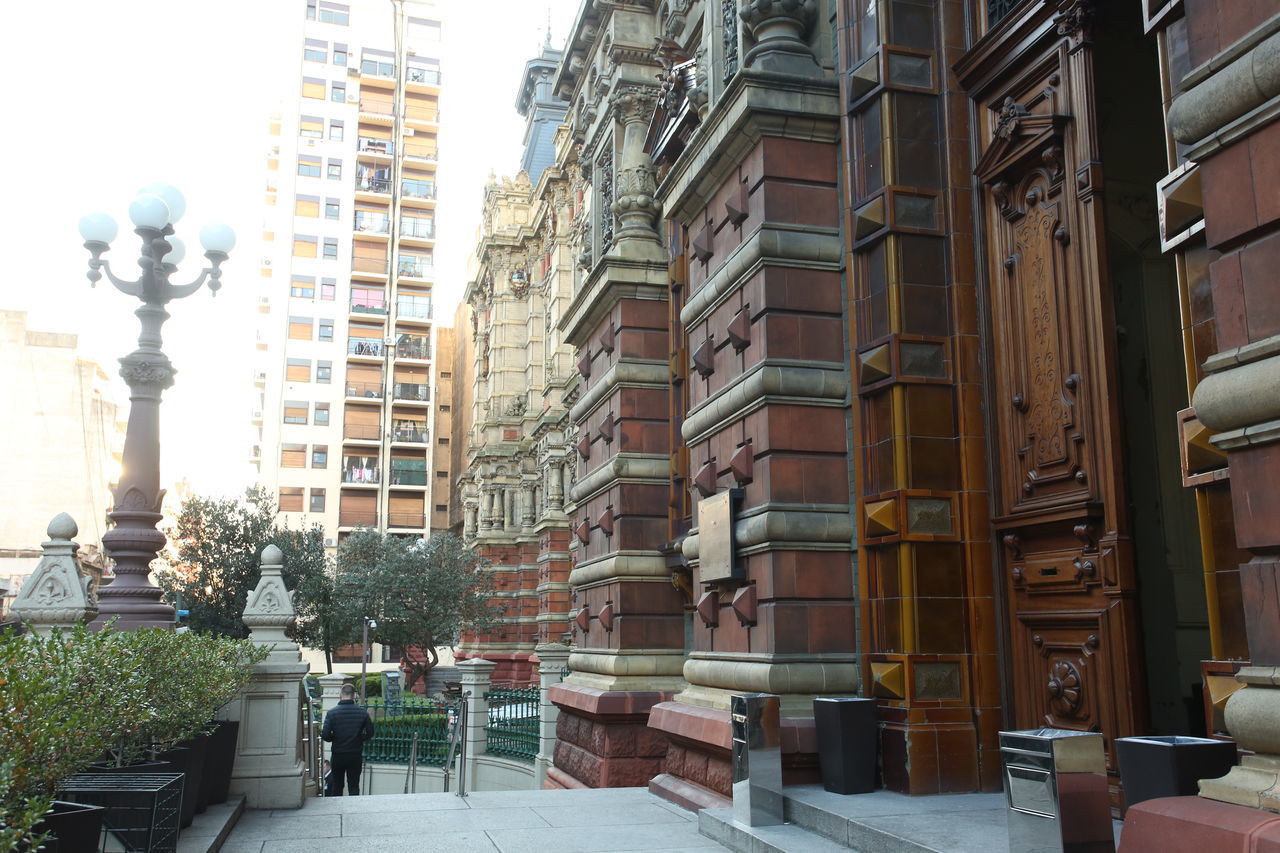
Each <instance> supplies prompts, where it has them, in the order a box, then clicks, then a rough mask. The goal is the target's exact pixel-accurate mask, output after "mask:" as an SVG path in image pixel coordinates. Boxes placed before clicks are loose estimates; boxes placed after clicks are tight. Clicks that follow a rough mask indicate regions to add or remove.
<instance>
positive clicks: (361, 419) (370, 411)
mask: <svg viewBox="0 0 1280 853" xmlns="http://www.w3.org/2000/svg"><path fill="white" fill-rule="evenodd" d="M297 14H298V16H299V18H300V19H301V21H300V23H299V26H298V28H297V29H296V30H295V33H296V34H297V35H296V38H297V42H296V44H294V45H292V49H295V50H296V51H297V52H298V83H297V85H298V89H297V97H296V98H295V99H292V100H291V101H290V102H289V103H287V104H286V106H285V107H284V108H283V109H282V110H281V111H280V113H279V114H278V115H277V116H273V118H272V121H271V126H270V134H271V135H270V150H269V153H268V163H267V166H268V177H267V188H266V208H265V209H266V211H267V214H266V216H265V218H264V234H263V238H264V246H265V247H266V248H265V251H264V254H263V257H262V261H261V276H262V278H261V288H260V294H261V295H260V299H259V311H260V312H261V317H260V320H261V324H260V325H261V329H260V332H259V338H258V342H257V347H258V350H259V362H258V366H257V367H256V368H255V371H254V377H253V380H254V383H255V385H256V386H257V388H258V389H259V392H260V394H259V398H258V399H259V404H258V405H256V406H255V408H254V411H253V413H252V415H253V424H254V426H255V428H256V436H255V438H256V442H255V444H254V446H253V450H252V458H253V460H254V461H255V462H256V463H257V465H258V469H259V472H260V477H259V481H260V482H261V483H263V484H264V485H266V486H267V487H269V488H271V489H273V490H275V492H276V494H277V497H278V500H279V505H280V510H281V512H282V513H283V516H284V518H285V519H286V520H287V521H288V522H289V523H290V524H294V525H309V524H313V523H319V524H322V525H323V526H324V528H325V536H326V543H327V544H328V545H329V546H330V547H336V546H337V544H338V542H339V541H340V539H341V538H342V536H343V535H344V534H345V533H347V532H350V531H352V530H355V529H356V528H359V527H369V528H373V529H376V530H381V531H385V532H390V533H396V534H405V535H425V534H428V533H429V532H430V530H431V529H432V527H433V526H443V524H444V521H443V519H444V516H445V513H444V511H441V512H440V514H439V516H438V517H439V518H440V519H441V521H440V523H439V525H434V524H433V519H432V514H433V511H434V506H435V505H436V504H437V503H438V504H441V505H447V503H448V498H447V486H443V487H442V488H443V489H444V491H441V493H440V494H439V495H438V496H435V497H433V495H432V488H433V485H434V484H436V483H440V484H447V483H448V482H449V479H450V476H449V468H448V463H449V449H450V448H449V447H448V446H447V443H448V441H449V436H448V434H447V433H444V434H440V437H439V438H437V437H436V436H437V435H438V434H439V433H438V431H437V430H435V429H433V426H434V423H433V419H434V417H435V410H434V405H435V401H434V397H435V396H436V395H435V394H434V393H433V385H434V384H435V376H434V375H433V365H434V361H433V356H434V355H435V352H434V349H433V334H432V327H433V318H432V286H433V283H434V264H433V261H434V257H433V255H434V246H435V217H436V209H435V208H436V201H435V199H436V166H437V139H438V132H439V119H440V116H439V96H440V85H441V71H440V61H439V46H440V38H441V24H440V20H439V15H438V12H437V9H436V6H435V4H434V3H431V2H410V0H396V2H387V0H353V2H349V3H333V2H328V0H298V9H297ZM448 370H449V368H448V367H446V372H447V371H448ZM437 442H439V443H440V445H441V446H439V447H437ZM437 459H438V460H439V461H440V462H441V463H442V464H441V465H439V466H437V465H436V464H435V460H437ZM437 468H439V470H440V471H442V472H444V473H443V476H439V477H436V476H432V472H433V471H435V470H436V469H437Z"/></svg>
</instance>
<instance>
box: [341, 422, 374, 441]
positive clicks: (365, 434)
mask: <svg viewBox="0 0 1280 853" xmlns="http://www.w3.org/2000/svg"><path fill="white" fill-rule="evenodd" d="M342 437H343V438H346V439H350V440H352V441H381V440H382V427H381V426H380V425H379V424H343V425H342Z"/></svg>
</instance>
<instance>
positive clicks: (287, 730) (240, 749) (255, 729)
mask: <svg viewBox="0 0 1280 853" xmlns="http://www.w3.org/2000/svg"><path fill="white" fill-rule="evenodd" d="M283 561H284V555H283V554H282V553H281V551H280V549H279V548H277V547H276V546H274V545H268V546H267V547H266V549H265V550H264V551H263V552H262V577H261V579H260V580H259V581H258V585H257V586H256V587H255V588H254V590H253V592H251V593H250V594H249V601H248V604H247V606H246V607H245V610H244V617H243V618H244V623H245V624H246V625H248V626H249V629H250V635H249V636H250V639H252V640H253V642H254V643H256V644H257V645H260V646H266V647H268V648H270V649H271V652H270V653H269V654H268V655H267V657H266V658H265V659H264V660H263V661H262V662H261V663H259V664H257V665H256V666H254V675H253V680H252V681H251V682H249V684H248V685H247V686H246V687H245V688H244V689H243V690H241V691H240V695H239V696H238V697H237V698H236V699H235V700H233V701H232V702H231V703H230V704H229V705H228V706H227V711H228V714H227V718H228V719H231V720H239V722H240V742H239V744H237V747H236V763H235V769H234V770H233V771H232V774H231V793H232V795H233V796H234V795H241V796H243V797H244V798H245V805H246V806H247V807H249V808H251V809H298V808H302V803H303V798H304V786H305V784H306V767H305V762H304V760H303V755H304V752H303V741H302V738H303V732H302V729H301V716H300V714H299V713H298V709H299V707H300V705H301V703H302V702H303V701H304V699H305V696H306V692H305V690H304V689H303V686H302V678H303V676H305V675H306V674H307V664H306V662H305V661H303V660H302V651H301V650H300V649H299V648H298V644H297V643H295V642H293V641H292V640H290V639H289V638H288V637H286V636H285V633H284V629H285V627H286V626H287V625H288V624H289V623H290V622H291V621H292V620H293V615H294V610H293V601H292V596H291V594H290V592H289V590H288V589H287V588H286V587H285V585H284V578H283V577H282V575H281V570H282V569H283V568H284V566H283Z"/></svg>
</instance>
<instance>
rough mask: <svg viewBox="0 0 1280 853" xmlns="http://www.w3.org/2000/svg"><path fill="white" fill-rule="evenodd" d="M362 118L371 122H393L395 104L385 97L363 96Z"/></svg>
mask: <svg viewBox="0 0 1280 853" xmlns="http://www.w3.org/2000/svg"><path fill="white" fill-rule="evenodd" d="M360 120H361V121H364V122H368V123H369V124H391V123H392V122H393V121H395V105H394V104H393V103H392V102H391V101H388V100H385V99H383V98H361V99H360Z"/></svg>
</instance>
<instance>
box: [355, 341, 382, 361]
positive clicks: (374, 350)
mask: <svg viewBox="0 0 1280 853" xmlns="http://www.w3.org/2000/svg"><path fill="white" fill-rule="evenodd" d="M385 352H386V345H385V344H384V343H383V342H382V341H380V340H377V339H376V338H348V339H347V355H368V356H374V357H376V358H382V354H383V353H385Z"/></svg>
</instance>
